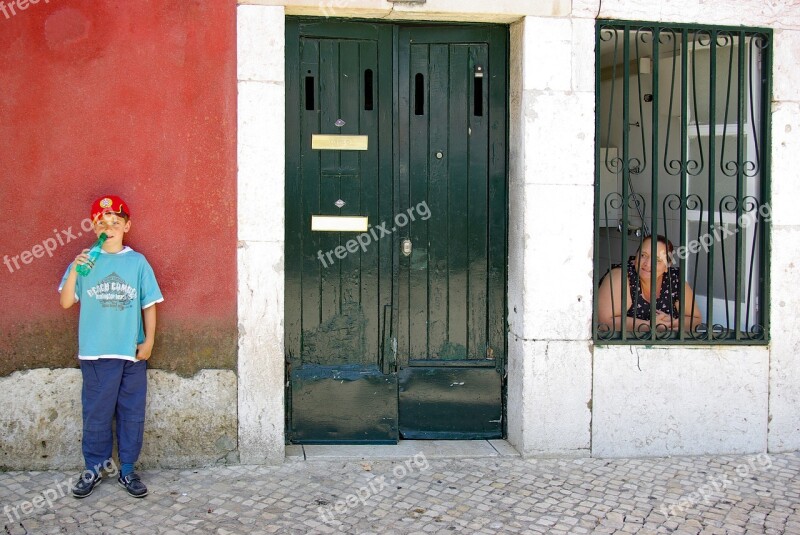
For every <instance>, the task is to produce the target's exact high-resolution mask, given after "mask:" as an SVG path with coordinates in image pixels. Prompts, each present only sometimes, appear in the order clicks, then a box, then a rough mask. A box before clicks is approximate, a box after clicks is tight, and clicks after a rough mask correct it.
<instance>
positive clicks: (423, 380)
mask: <svg viewBox="0 0 800 535" xmlns="http://www.w3.org/2000/svg"><path fill="white" fill-rule="evenodd" d="M286 27H287V41H286V42H287V63H286V65H287V105H286V118H287V120H286V122H287V155H286V161H287V186H286V191H287V199H286V358H287V388H288V395H287V404H288V406H287V418H288V422H287V429H288V433H289V438H290V440H291V441H293V442H303V443H326V442H339V443H342V442H349V443H359V442H376V443H382V442H395V441H396V440H397V439H398V438H399V437H400V436H401V435H402V436H405V437H416V438H488V437H500V436H502V429H503V426H502V414H503V403H502V390H503V381H502V372H503V369H504V364H503V363H504V360H505V314H504V311H505V264H506V252H505V228H506V197H505V191H506V148H505V137H506V123H505V117H506V109H507V107H506V87H507V84H506V78H507V74H506V63H507V60H506V50H507V44H506V41H507V37H506V36H507V28H504V27H499V26H435V27H432V26H399V25H392V24H367V23H350V22H337V21H308V20H301V19H287V24H286ZM314 134H326V135H330V134H333V135H361V136H368V146H367V150H315V149H312V148H311V136H312V135H314ZM400 214H405V217H404V219H400ZM315 215H317V216H319V215H325V216H366V217H367V218H368V221H369V225H370V234H371V236H372V237H373V239H372V240H370V241H371V243H370V244H369V245H368V246H366V247H363V248H361V247H360V248H358V249H357V250H355V252H347V253H346V254H342V255H341V257H339V256H336V254H335V253H334V254H333V255H330V254H328V253H330V252H335V251H339V252H340V253H341V252H342V251H345V250H346V246H347V243H348V241H349V240H352V239H354V238H356V237H357V236H358V234H359V233H356V232H315V231H312V230H311V218H312V217H313V216H315ZM395 216H397V217H395ZM382 223H388V224H387V225H386V226H385V228H391V232H389V235H387V236H383V237H380V236H381V234H382V233H378V232H375V229H376V227H378V226H379V225H381V224H382ZM404 242H409V243H410V245H411V249H410V251H404V252H403V253H402V254H401V252H400V251H401V245H402V244H404ZM337 248H338V249H337ZM406 253H408V254H406Z"/></svg>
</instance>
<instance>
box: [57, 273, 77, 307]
mask: <svg viewBox="0 0 800 535" xmlns="http://www.w3.org/2000/svg"><path fill="white" fill-rule="evenodd" d="M77 282H78V272H77V271H75V266H74V265H73V266H70V268H69V276H67V281H66V282H65V283H64V286H62V287H61V306H62V307H63V308H69V307H71V306H72V305H74V304H75V303H77V301H76V300H75V283H77Z"/></svg>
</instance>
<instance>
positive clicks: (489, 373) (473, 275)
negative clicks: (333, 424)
mask: <svg viewBox="0 0 800 535" xmlns="http://www.w3.org/2000/svg"><path fill="white" fill-rule="evenodd" d="M398 50H399V54H398V55H399V58H400V59H399V73H398V77H399V84H398V85H399V117H400V123H399V124H400V133H399V137H398V147H399V158H400V166H399V169H400V173H399V177H398V180H399V184H400V195H399V197H400V201H399V207H398V213H402V212H406V211H409V210H413V209H414V207H415V206H418V205H419V203H422V202H424V203H426V205H427V206H428V207H429V212H430V217H428V218H427V219H426V220H420V219H417V220H415V221H412V222H411V223H410V224H409V226H408V228H407V229H403V230H402V231H401V233H404V234H405V235H404V236H403V237H402V238H401V239H403V238H406V237H407V238H408V239H409V240H410V241H411V243H412V252H411V255H409V256H401V257H400V264H399V265H400V273H399V281H398V286H399V296H398V308H399V318H398V324H399V325H398V372H399V382H400V385H399V386H400V391H399V410H400V433H401V436H402V437H406V438H489V437H500V436H502V428H503V426H502V405H503V403H502V381H501V373H502V369H503V362H504V357H505V351H504V348H505V335H504V331H505V328H504V325H505V323H504V321H505V319H504V316H503V314H502V311H503V310H505V217H506V205H505V195H504V192H505V181H506V168H505V128H506V126H505V116H506V103H505V93H506V87H507V85H506V38H505V32H504V30H503V29H501V28H496V27H474V28H450V29H447V30H443V29H442V28H430V27H408V28H402V29H401V30H400V32H399V43H398ZM498 156H499V157H498ZM499 192H502V193H503V194H501V195H498V193H499ZM494 300H499V302H494ZM498 312H500V313H499V314H498Z"/></svg>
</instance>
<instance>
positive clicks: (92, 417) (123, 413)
mask: <svg viewBox="0 0 800 535" xmlns="http://www.w3.org/2000/svg"><path fill="white" fill-rule="evenodd" d="M81 373H82V375H83V389H82V391H81V402H82V403H83V459H84V461H85V462H86V468H87V469H89V470H94V471H95V472H96V471H98V470H99V468H98V467H102V466H103V463H105V462H106V461H107V460H109V459H111V450H112V448H113V445H114V443H113V436H112V432H111V422H112V420H113V419H114V417H116V419H117V449H118V450H119V461H120V463H135V462H136V461H137V460H138V459H139V452H140V451H141V450H142V439H143V437H144V408H145V401H146V398H147V361H144V360H139V361H136V362H132V361H129V360H122V359H99V360H82V361H81Z"/></svg>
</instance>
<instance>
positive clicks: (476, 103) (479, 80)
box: [472, 66, 483, 117]
mask: <svg viewBox="0 0 800 535" xmlns="http://www.w3.org/2000/svg"><path fill="white" fill-rule="evenodd" d="M472 99H473V102H472V114H473V115H474V116H475V117H483V67H481V66H477V67H475V77H474V78H473V83H472Z"/></svg>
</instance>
